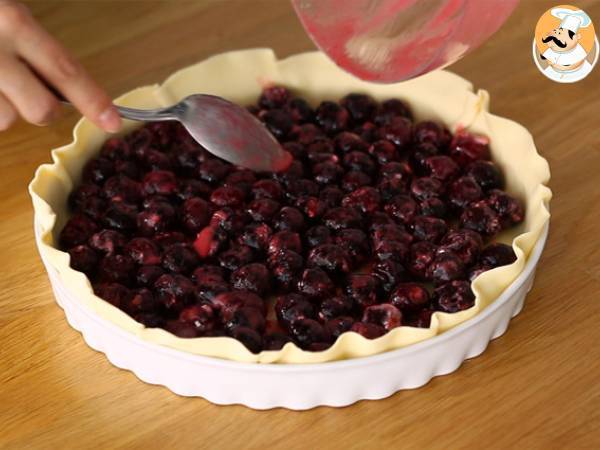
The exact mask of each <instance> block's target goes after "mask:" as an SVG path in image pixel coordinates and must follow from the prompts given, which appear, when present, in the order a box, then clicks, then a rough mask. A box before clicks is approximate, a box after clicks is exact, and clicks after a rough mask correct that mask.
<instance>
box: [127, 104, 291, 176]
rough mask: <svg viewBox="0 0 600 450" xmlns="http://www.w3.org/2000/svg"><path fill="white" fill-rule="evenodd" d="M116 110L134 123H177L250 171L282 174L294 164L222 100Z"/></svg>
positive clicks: (252, 120) (258, 126) (247, 116)
mask: <svg viewBox="0 0 600 450" xmlns="http://www.w3.org/2000/svg"><path fill="white" fill-rule="evenodd" d="M116 108H117V110H118V111H119V113H120V114H121V116H122V117H125V118H127V119H132V120H140V121H143V122H156V121H162V120H178V121H179V122H181V124H182V125H183V126H184V127H185V128H186V129H187V130H188V132H189V133H190V134H191V135H192V137H193V138H194V139H196V141H198V143H199V144H200V145H202V146H203V147H204V148H206V150H208V151H209V152H210V153H212V154H213V155H217V156H219V157H220V158H223V159H224V160H226V161H229V162H230V163H232V164H236V165H239V166H243V167H247V168H248V169H252V170H256V171H279V170H283V169H285V168H287V167H288V166H289V164H290V162H291V160H292V156H291V155H290V154H289V153H288V152H287V151H285V150H284V149H283V148H282V147H281V145H279V143H278V142H277V140H276V139H275V138H274V137H273V135H271V133H269V131H268V130H267V128H266V127H265V126H264V125H263V124H262V123H261V122H260V121H259V120H258V119H257V118H256V117H254V116H253V115H252V114H251V113H250V112H248V111H247V110H246V109H245V108H242V107H241V106H238V105H236V104H235V103H231V102H229V101H227V100H225V99H224V98H221V97H217V96H214V95H206V94H194V95H190V96H189V97H186V98H184V99H183V100H181V101H180V102H179V103H177V104H176V105H173V106H169V107H167V108H161V109H152V110H143V109H134V108H128V107H125V106H118V105H117V106H116Z"/></svg>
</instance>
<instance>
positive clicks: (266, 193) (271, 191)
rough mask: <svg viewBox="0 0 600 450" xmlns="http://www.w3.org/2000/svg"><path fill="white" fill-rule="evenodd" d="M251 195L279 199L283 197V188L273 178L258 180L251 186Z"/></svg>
mask: <svg viewBox="0 0 600 450" xmlns="http://www.w3.org/2000/svg"><path fill="white" fill-rule="evenodd" d="M252 196H253V197H254V198H255V199H258V198H270V199H272V200H277V201H280V200H281V199H282V198H283V188H282V187H281V184H280V183H279V182H278V181H275V180H258V181H257V182H256V183H254V185H253V186H252Z"/></svg>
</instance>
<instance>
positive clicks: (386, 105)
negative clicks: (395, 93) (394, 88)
mask: <svg viewBox="0 0 600 450" xmlns="http://www.w3.org/2000/svg"><path fill="white" fill-rule="evenodd" d="M396 117H405V118H407V119H409V120H412V113H411V112H410V108H409V107H408V105H407V104H406V103H404V102H403V101H402V100H398V99H395V98H391V99H389V100H385V101H384V102H383V103H381V105H380V106H379V110H378V111H377V113H376V115H375V119H374V120H375V123H376V124H377V125H385V124H388V123H390V122H391V121H392V120H394V119H395V118H396Z"/></svg>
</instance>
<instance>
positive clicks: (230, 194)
mask: <svg viewBox="0 0 600 450" xmlns="http://www.w3.org/2000/svg"><path fill="white" fill-rule="evenodd" d="M244 198H245V194H244V191H243V190H241V189H240V188H237V187H235V186H221V187H218V188H216V189H215V190H214V191H213V192H212V194H211V195H210V201H211V202H212V203H214V204H215V205H217V206H219V207H224V206H230V207H233V208H235V207H238V206H240V205H241V204H242V203H243V201H244Z"/></svg>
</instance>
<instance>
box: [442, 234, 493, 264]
mask: <svg viewBox="0 0 600 450" xmlns="http://www.w3.org/2000/svg"><path fill="white" fill-rule="evenodd" d="M482 247H483V239H482V238H481V235H480V234H479V233H477V232H475V231H472V230H452V231H450V232H449V233H448V234H447V235H446V236H445V237H444V239H442V242H441V245H440V247H439V248H438V249H437V252H438V253H447V252H451V253H454V254H455V255H456V256H458V257H459V258H460V260H461V261H462V263H463V264H464V265H465V266H470V265H472V264H474V263H475V261H477V258H478V257H479V253H480V252H481V249H482Z"/></svg>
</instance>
